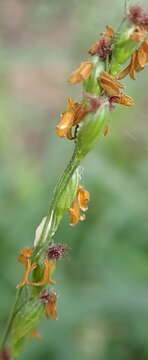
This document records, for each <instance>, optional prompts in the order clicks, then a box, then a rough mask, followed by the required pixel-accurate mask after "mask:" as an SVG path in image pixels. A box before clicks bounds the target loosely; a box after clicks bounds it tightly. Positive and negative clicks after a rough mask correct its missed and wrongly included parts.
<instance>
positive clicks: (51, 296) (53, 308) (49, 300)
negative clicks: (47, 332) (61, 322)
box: [39, 290, 58, 320]
mask: <svg viewBox="0 0 148 360" xmlns="http://www.w3.org/2000/svg"><path fill="white" fill-rule="evenodd" d="M57 298H58V295H57V293H56V292H52V291H50V292H49V291H48V290H43V291H42V293H41V294H40V295H39V299H40V300H41V302H42V303H43V304H45V314H46V316H47V317H48V318H51V317H53V318H54V320H58V313H57Z"/></svg>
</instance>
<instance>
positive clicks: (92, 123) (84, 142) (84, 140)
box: [77, 102, 109, 158]
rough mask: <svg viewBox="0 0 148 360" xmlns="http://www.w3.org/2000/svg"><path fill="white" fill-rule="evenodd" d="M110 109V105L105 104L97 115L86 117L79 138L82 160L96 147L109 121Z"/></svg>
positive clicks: (91, 114) (92, 114)
mask: <svg viewBox="0 0 148 360" xmlns="http://www.w3.org/2000/svg"><path fill="white" fill-rule="evenodd" d="M108 108H109V107H108V103H107V102H105V103H104V104H102V105H101V106H100V108H99V110H98V111H97V112H96V113H93V112H91V113H90V114H88V115H87V116H86V117H85V119H84V121H83V124H82V126H81V129H80V131H79V134H78V138H77V148H78V153H79V156H80V157H81V158H83V157H84V156H85V155H86V154H87V153H88V152H89V151H90V150H91V149H92V148H93V147H94V146H95V145H96V143H97V141H98V139H99V137H100V135H102V131H103V129H104V128H105V125H106V121H107V115H108Z"/></svg>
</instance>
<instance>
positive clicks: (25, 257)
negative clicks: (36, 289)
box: [17, 248, 55, 288]
mask: <svg viewBox="0 0 148 360" xmlns="http://www.w3.org/2000/svg"><path fill="white" fill-rule="evenodd" d="M32 253H33V249H32V248H25V249H23V250H22V251H21V254H20V255H19V257H18V262H19V263H21V264H24V265H25V272H24V276H23V280H22V282H21V283H20V284H18V285H17V288H22V287H23V286H25V285H29V286H42V285H44V284H51V285H53V284H55V281H53V280H52V279H51V276H52V273H53V271H54V269H55V264H54V263H53V262H50V261H48V259H45V261H44V270H43V278H42V280H40V281H38V282H31V281H30V280H29V275H30V273H31V272H32V271H33V270H34V269H35V268H36V267H37V266H38V265H37V264H31V259H30V258H31V256H32Z"/></svg>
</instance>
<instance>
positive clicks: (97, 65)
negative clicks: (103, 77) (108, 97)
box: [83, 56, 105, 95]
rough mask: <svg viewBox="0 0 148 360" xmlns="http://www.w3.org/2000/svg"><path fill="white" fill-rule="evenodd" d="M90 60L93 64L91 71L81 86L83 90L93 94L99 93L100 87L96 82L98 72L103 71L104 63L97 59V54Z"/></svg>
mask: <svg viewBox="0 0 148 360" xmlns="http://www.w3.org/2000/svg"><path fill="white" fill-rule="evenodd" d="M92 62H93V64H94V66H93V71H92V73H91V75H90V76H89V78H88V79H87V80H86V81H84V83H83V88H84V91H85V92H88V93H91V94H94V95H100V93H101V87H100V85H99V82H98V78H99V76H100V73H101V72H102V71H104V66H105V65H104V63H103V62H102V61H101V60H100V59H99V57H98V56H94V57H93V59H92Z"/></svg>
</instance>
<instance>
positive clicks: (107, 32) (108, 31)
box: [101, 25, 115, 39]
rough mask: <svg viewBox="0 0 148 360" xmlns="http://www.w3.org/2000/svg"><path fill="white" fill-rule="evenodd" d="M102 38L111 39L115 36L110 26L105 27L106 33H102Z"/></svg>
mask: <svg viewBox="0 0 148 360" xmlns="http://www.w3.org/2000/svg"><path fill="white" fill-rule="evenodd" d="M101 35H102V36H103V37H107V38H111V39H112V38H113V36H114V35H115V31H114V29H113V28H112V27H111V26H108V25H107V26H106V31H105V32H104V33H102V34H101Z"/></svg>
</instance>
